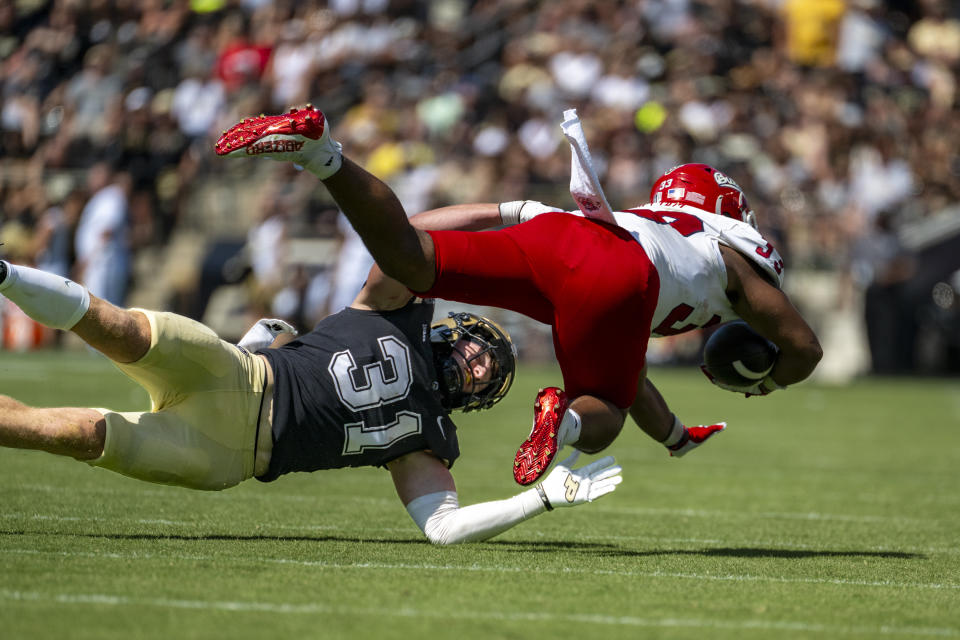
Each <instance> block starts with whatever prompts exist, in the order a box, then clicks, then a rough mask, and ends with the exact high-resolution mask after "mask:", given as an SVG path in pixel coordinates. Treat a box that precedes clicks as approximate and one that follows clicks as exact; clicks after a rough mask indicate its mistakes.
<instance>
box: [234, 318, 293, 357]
mask: <svg viewBox="0 0 960 640" xmlns="http://www.w3.org/2000/svg"><path fill="white" fill-rule="evenodd" d="M281 333H292V334H293V335H297V330H296V329H294V328H293V326H292V325H291V324H289V323H288V322H284V321H283V320H277V319H274V318H261V319H259V320H257V323H256V324H255V325H253V326H252V327H250V330H249V331H247V332H246V333H245V334H244V335H243V337H242V338H240V342H238V343H237V346H238V347H242V348H244V349H246V350H247V351H257V350H259V349H266V348H267V347H269V346H270V345H271V344H273V341H274V340H276V338H277V336H278V335H280V334H281Z"/></svg>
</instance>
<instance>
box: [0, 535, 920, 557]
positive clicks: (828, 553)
mask: <svg viewBox="0 0 960 640" xmlns="http://www.w3.org/2000/svg"><path fill="white" fill-rule="evenodd" d="M24 535H32V536H67V537H80V538H106V539H109V540H186V541H190V540H193V541H197V542H205V541H218V542H222V541H235V542H353V543H368V544H369V543H371V542H379V543H383V544H414V545H429V544H430V543H429V542H428V541H427V540H426V539H424V538H378V537H372V536H370V537H367V536H335V535H292V536H291V535H284V534H266V533H261V534H239V535H238V534H218V533H207V534H198V535H185V534H178V533H93V532H80V533H76V532H52V531H22V530H21V531H2V530H0V536H24ZM480 544H486V545H488V546H490V547H495V548H496V549H498V550H500V551H512V552H523V553H558V552H564V551H577V552H583V553H589V554H594V555H597V556H601V557H613V556H616V557H647V556H706V557H722V558H764V559H769V558H783V559H787V560H794V559H803V558H842V557H859V558H885V559H901V560H918V559H919V560H925V559H926V558H927V556H925V555H923V554H920V553H908V552H904V551H861V550H857V549H844V550H822V551H818V550H813V549H765V548H759V547H718V548H708V549H649V550H645V551H637V550H633V549H625V548H623V547H620V546H618V545H615V544H610V543H600V542H575V541H569V540H537V541H533V540H492V541H488V542H485V543H480Z"/></svg>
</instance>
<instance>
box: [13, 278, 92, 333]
mask: <svg viewBox="0 0 960 640" xmlns="http://www.w3.org/2000/svg"><path fill="white" fill-rule="evenodd" d="M4 266H5V267H6V277H5V278H3V279H2V280H0V294H2V295H3V296H4V297H6V298H7V299H8V300H10V301H11V302H13V303H14V304H15V305H17V306H18V307H20V310H21V311H23V312H24V313H25V314H27V315H28V316H30V317H31V318H33V319H34V320H36V321H37V322H39V323H40V324H43V325H46V326H48V327H51V328H53V329H64V330H67V329H72V328H73V326H74V325H75V324H77V323H78V322H79V321H80V318H82V317H83V314H85V313H86V312H87V309H89V308H90V292H89V291H87V289H86V287H82V286H80V285H79V284H77V283H76V282H73V281H72V280H68V279H67V278H64V277H62V276H58V275H56V274H53V273H48V272H46V271H40V270H39V269H31V268H30V267H24V266H20V265H15V264H10V263H8V262H7V263H4Z"/></svg>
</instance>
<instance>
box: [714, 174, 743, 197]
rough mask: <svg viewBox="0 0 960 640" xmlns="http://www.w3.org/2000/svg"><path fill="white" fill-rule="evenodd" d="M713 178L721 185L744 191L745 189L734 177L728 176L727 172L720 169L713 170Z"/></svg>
mask: <svg viewBox="0 0 960 640" xmlns="http://www.w3.org/2000/svg"><path fill="white" fill-rule="evenodd" d="M713 179H714V180H716V181H717V184H718V185H720V186H721V187H732V188H734V189H736V190H737V191H739V192H740V193H743V189H741V188H740V185H738V184H737V183H736V182H734V181H733V178H730V177H728V176H727V175H726V174H723V173H720V172H719V171H714V172H713Z"/></svg>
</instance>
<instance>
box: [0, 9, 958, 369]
mask: <svg viewBox="0 0 960 640" xmlns="http://www.w3.org/2000/svg"><path fill="white" fill-rule="evenodd" d="M958 80H960V6H958V4H957V3H956V2H952V1H951V0H920V1H907V0H901V1H897V0H894V1H890V2H882V1H881V0H702V1H697V0H634V1H632V2H618V1H614V0H563V1H559V0H558V1H549V2H548V1H543V2H531V1H525V0H499V1H496V0H472V1H471V0H435V1H429V2H428V1H416V0H331V1H329V2H321V1H316V0H314V1H297V2H294V1H292V0H288V1H276V2H271V1H268V0H230V1H227V0H192V1H191V0H142V1H136V2H134V1H133V0H52V1H47V2H44V1H41V0H32V1H31V0H19V1H18V0H0V242H3V245H2V246H0V256H4V257H7V258H9V259H13V260H16V261H19V262H25V263H30V264H35V265H37V266H39V267H41V268H44V269H48V270H51V271H55V272H57V273H62V274H64V275H69V276H71V277H74V278H75V279H77V280H79V281H81V282H83V283H84V284H86V285H87V286H88V287H89V288H90V289H91V291H93V292H94V293H96V294H98V295H100V296H102V297H105V298H107V299H109V300H111V301H113V302H115V303H118V304H128V305H129V304H133V303H140V302H144V303H145V304H146V303H150V305H151V306H164V307H166V308H170V309H173V310H176V311H179V312H181V313H186V314H187V315H191V316H194V317H197V318H199V319H208V320H209V319H210V318H209V316H210V314H212V313H214V307H216V308H220V309H226V310H227V311H226V312H224V313H222V323H227V322H228V320H227V318H229V317H232V316H236V315H238V314H237V313H235V312H236V311H237V310H242V314H240V315H243V316H244V318H245V320H244V322H245V321H246V318H250V317H255V316H258V315H279V316H284V317H287V318H289V319H291V320H293V321H294V322H296V323H297V324H299V325H300V326H301V327H304V328H306V327H309V326H311V325H312V324H313V323H314V322H315V321H316V320H318V319H319V318H321V317H323V315H324V314H326V313H328V312H330V311H331V310H336V309H338V308H339V307H341V306H343V304H345V303H348V302H349V300H350V299H351V298H352V295H353V294H354V293H355V292H356V290H357V288H358V287H359V285H360V283H362V281H363V277H364V275H365V273H366V270H367V268H368V267H369V264H370V261H369V256H368V255H366V254H365V252H364V250H363V249H362V247H359V246H358V242H357V239H356V237H355V236H353V235H352V232H351V230H350V229H349V226H348V225H345V224H344V223H343V222H342V220H341V219H340V218H339V216H338V212H337V210H336V208H335V207H334V206H333V204H332V203H331V201H330V200H329V198H328V197H327V196H326V194H325V192H324V191H323V189H322V187H321V188H318V185H317V183H316V181H314V180H312V178H310V177H309V176H305V175H303V174H302V173H298V172H297V171H296V170H294V169H292V168H290V167H287V166H283V165H279V164H277V165H274V164H273V163H269V162H266V161H262V160H261V161H256V162H254V161H245V160H236V161H234V160H223V159H217V158H215V157H214V155H213V153H212V143H213V141H214V140H215V139H216V137H217V136H218V135H219V134H220V132H221V130H223V129H226V128H227V127H229V126H230V125H231V124H233V123H234V122H236V121H237V120H239V119H240V118H242V117H245V116H250V115H257V114H259V113H271V112H277V111H279V110H284V109H285V108H287V107H289V106H291V105H300V104H304V103H307V102H313V103H314V104H316V105H317V106H319V107H320V108H321V109H322V110H324V111H325V112H326V114H327V116H328V118H329V120H330V121H331V122H332V123H333V127H334V128H333V131H334V135H335V137H336V138H337V139H338V140H339V141H340V142H342V143H343V145H344V148H345V150H347V151H348V153H349V155H350V156H351V157H352V158H354V159H355V160H358V161H360V162H361V163H362V164H364V165H365V166H366V168H367V169H368V170H370V171H371V172H373V173H374V174H376V175H378V176H379V177H381V178H382V179H384V180H386V181H387V182H388V183H389V184H391V186H392V187H393V188H394V189H395V190H396V191H397V193H398V195H399V196H400V198H401V201H402V202H403V203H404V205H405V206H406V208H407V210H408V211H409V212H410V213H411V214H412V213H415V212H418V211H421V210H425V209H428V208H431V207H434V206H440V205H445V204H452V203H462V202H470V201H506V200H514V199H537V200H542V201H544V202H547V203H550V204H553V205H557V206H562V207H565V208H573V207H574V204H573V202H572V200H571V198H570V196H569V194H568V193H567V186H568V182H569V170H570V165H569V162H570V160H569V148H568V147H567V145H566V143H565V142H564V140H563V137H562V135H561V132H560V128H559V122H560V114H561V112H562V111H563V110H564V109H566V108H572V107H573V108H577V110H578V112H579V115H580V117H581V119H582V120H583V122H584V130H585V132H586V135H587V139H588V141H589V144H590V147H591V150H592V152H593V154H594V156H595V160H596V161H597V164H598V167H597V168H598V172H599V174H600V177H601V182H602V184H603V185H604V188H605V189H606V191H607V196H608V199H609V200H610V202H611V204H612V205H614V206H615V207H618V208H626V207H629V206H633V205H637V204H640V203H643V202H646V199H647V194H648V191H649V188H650V185H651V184H652V183H653V181H654V180H655V179H656V177H657V176H658V175H659V174H660V173H662V172H663V171H665V170H666V169H669V168H670V167H672V166H674V165H676V164H680V163H683V162H691V161H697V162H706V163H709V164H711V165H714V166H716V167H718V168H720V169H721V170H723V171H724V172H726V173H727V174H729V175H730V176H732V177H733V178H735V179H736V180H737V181H738V182H739V183H740V184H741V186H743V188H744V189H745V191H746V192H747V194H748V198H749V200H750V203H751V205H752V206H753V208H754V210H755V211H756V212H757V213H758V217H759V220H760V224H761V229H762V231H763V232H764V234H765V235H766V236H768V237H769V238H771V239H772V240H774V241H775V243H777V244H778V247H779V248H780V251H781V253H783V254H784V256H785V258H786V260H787V264H788V267H789V269H790V270H791V271H792V272H796V273H800V274H811V277H810V278H809V282H810V283H812V284H810V287H812V289H810V290H809V291H808V292H807V295H803V293H804V292H803V291H801V292H800V294H801V295H799V296H798V299H799V300H801V302H803V301H804V300H808V301H809V304H810V306H811V309H812V313H814V315H816V308H818V307H819V308H820V309H821V310H829V309H832V308H835V307H837V306H840V307H842V306H843V305H845V304H847V302H845V301H849V300H861V299H862V298H863V297H864V295H865V293H866V292H867V291H869V290H870V289H871V287H874V288H876V287H877V286H878V283H879V281H880V279H881V275H880V274H886V273H888V272H889V271H890V268H891V267H890V265H891V264H896V265H898V266H899V271H898V273H899V276H897V277H900V278H901V280H905V279H908V278H909V277H910V265H909V261H904V260H902V259H901V258H902V254H904V253H905V252H906V251H907V249H909V247H908V248H907V249H904V248H903V247H901V246H900V245H899V244H897V240H896V239H897V238H899V237H900V235H899V234H898V232H899V231H900V230H902V229H904V228H907V227H910V226H911V225H922V224H923V223H924V222H925V221H928V220H931V219H936V218H938V217H942V216H954V217H956V216H958V215H960V214H958V213H957V210H956V207H957V206H958V204H960V155H958V153H957V149H958V148H960V107H958V99H957V92H958ZM891 238H893V239H894V240H892V241H891V240H890V239H891ZM891 242H893V244H891ZM904 265H906V266H904ZM955 268H956V269H958V270H960V258H957V264H956V265H955ZM818 274H820V275H823V276H824V277H817V276H818ZM894 279H895V280H896V277H895V278H894ZM798 282H799V281H798ZM818 283H819V284H818ZM824 283H826V284H824ZM882 284H883V286H886V285H888V284H889V282H887V281H884V282H883V283H882ZM794 286H799V285H794ZM225 287H228V288H229V287H233V291H234V294H235V295H234V297H229V296H227V297H226V298H225V299H226V300H227V302H222V301H221V302H217V303H215V299H216V298H217V292H218V291H221V290H223V289H224V288H225ZM823 291H827V292H829V293H822V292H823ZM818 292H821V293H818ZM858 295H859V296H860V297H858ZM151 296H152V297H151ZM875 298H876V296H874V299H875ZM894 299H895V300H896V296H894ZM856 304H857V305H858V308H860V307H862V306H863V303H856ZM951 304H952V298H951ZM874 306H876V305H874ZM883 308H885V307H884V305H881V309H883ZM211 322H212V323H213V324H216V323H215V322H213V321H212V320H211ZM241 324H243V323H242V322H240V323H236V326H237V327H239V326H240V325H241ZM901 325H902V323H899V324H897V327H898V328H896V330H904V329H903V327H902V326H901ZM231 326H233V325H231ZM218 328H220V329H221V330H224V328H223V327H218ZM868 328H869V329H870V330H871V331H874V333H875V332H876V329H875V327H874V328H870V327H868ZM874 337H876V336H874ZM958 342H960V339H958ZM883 343H884V340H880V341H879V342H878V344H881V345H882V344H883ZM669 349H671V350H672V352H671V353H674V354H677V353H682V351H683V348H682V345H677V344H674V345H672V346H671V347H669ZM653 356H654V357H657V352H656V350H654V352H653ZM670 357H671V354H670V353H665V354H664V355H663V358H664V359H669V358H670ZM905 357H906V358H908V359H909V358H910V357H911V356H910V355H909V354H908V355H907V356H905ZM876 359H877V355H875V356H874V360H876ZM898 366H899V365H898ZM904 366H907V365H904Z"/></svg>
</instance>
